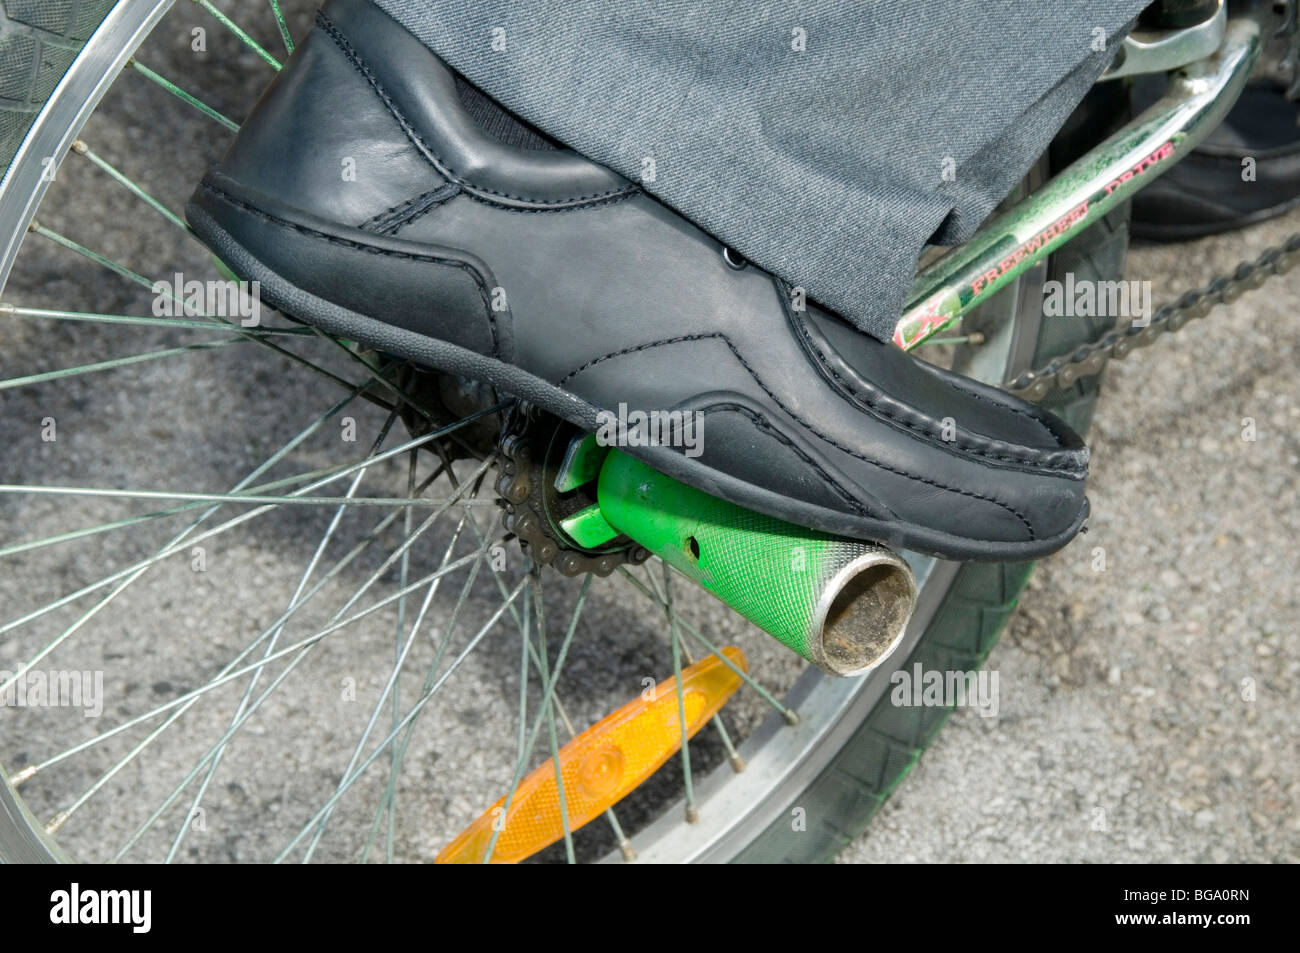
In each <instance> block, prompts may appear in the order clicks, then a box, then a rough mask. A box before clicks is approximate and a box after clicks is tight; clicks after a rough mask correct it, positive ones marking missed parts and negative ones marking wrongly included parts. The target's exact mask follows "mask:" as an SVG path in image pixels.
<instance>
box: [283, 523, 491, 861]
mask: <svg viewBox="0 0 1300 953" xmlns="http://www.w3.org/2000/svg"><path fill="white" fill-rule="evenodd" d="M470 518H471V517H470V514H469V513H466V514H465V515H464V516H462V517H461V519H460V523H459V524H458V525H457V527H456V531H455V532H454V533H453V534H452V537H451V541H450V542H449V543H448V544H447V549H446V551H445V552H444V553H443V557H442V562H441V563H440V565H439V568H441V567H442V566H446V565H447V563H449V562H450V561H451V554H452V552H453V551H454V550H455V548H456V543H457V542H459V540H460V535H461V533H462V532H463V531H464V529H465V521H466V520H468V519H470ZM407 519H408V523H409V519H410V517H409V514H408V517H407ZM409 552H410V550H407V551H406V552H404V553H402V569H403V570H404V569H405V568H406V565H407V555H408V554H409ZM480 552H482V550H480ZM481 565H482V560H481V559H480V560H479V561H477V562H475V563H474V565H473V567H472V568H471V570H470V578H471V579H472V578H473V577H474V576H475V575H477V573H478V569H479V566H481ZM440 582H442V577H439V578H437V579H435V580H434V581H433V582H432V583H430V585H429V588H428V590H427V591H426V592H425V594H424V601H423V602H422V603H421V604H420V611H419V613H418V614H417V615H416V618H415V622H414V623H413V624H412V625H411V631H410V632H409V633H407V637H406V639H405V641H399V642H398V644H397V657H396V659H395V660H394V662H393V668H392V671H391V672H390V673H389V676H388V681H387V682H386V683H385V684H384V688H383V691H382V692H380V694H379V700H378V701H376V702H375V707H374V709H373V710H372V711H371V713H370V718H369V720H368V721H367V722H366V727H365V730H364V731H362V733H361V737H360V738H359V739H358V740H357V744H356V747H355V748H354V749H353V751H352V757H351V758H350V759H349V760H348V764H347V767H346V768H344V769H343V775H344V777H346V776H347V775H348V773H349V772H350V771H351V770H352V769H353V768H354V767H355V766H356V763H357V759H358V758H360V757H361V753H362V751H364V750H365V746H366V742H367V741H369V740H370V733H371V732H372V731H374V728H375V725H376V723H378V721H379V716H380V714H382V712H383V710H384V705H385V703H386V702H387V701H388V698H389V695H390V694H391V695H392V697H393V699H394V700H396V699H397V680H398V677H399V676H400V675H401V673H402V666H403V664H404V663H405V662H406V658H407V655H408V654H409V653H410V651H411V647H412V646H413V645H414V644H415V636H416V633H417V632H418V631H419V629H420V626H421V625H422V624H423V622H424V617H425V614H426V613H427V612H428V611H429V606H430V605H431V604H432V602H433V599H434V597H435V596H436V595H437V594H438V584H439V583H440ZM468 584H469V585H472V583H468ZM406 586H407V581H406V575H405V572H404V571H403V572H402V579H401V583H400V588H402V589H405V588H406ZM405 604H406V599H405V597H403V598H401V599H399V600H398V603H397V605H398V614H399V616H400V615H401V612H402V606H404V605H405ZM401 631H402V630H401V627H400V626H399V628H398V634H399V638H400V635H401ZM401 715H402V713H401V710H400V709H398V710H397V711H396V712H394V714H393V727H394V729H396V727H397V724H398V723H399V722H400V721H401ZM394 737H395V736H394ZM394 744H396V742H394ZM394 754H395V749H394V748H393V747H392V746H390V747H389V759H390V766H389V771H390V773H391V771H392V761H393V759H394ZM331 813H332V812H330V811H326V813H325V816H324V817H322V818H321V820H320V823H319V824H318V825H317V827H316V834H315V836H314V837H313V838H312V841H311V843H310V844H309V845H308V847H307V851H306V853H305V854H304V856H303V863H308V862H309V861H310V860H311V858H312V855H313V854H314V853H315V852H316V847H317V845H318V844H319V843H320V839H321V838H322V837H323V836H324V834H325V826H326V825H327V824H328V823H329V819H330V815H331Z"/></svg>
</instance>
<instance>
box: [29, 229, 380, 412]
mask: <svg viewBox="0 0 1300 953" xmlns="http://www.w3.org/2000/svg"><path fill="white" fill-rule="evenodd" d="M28 229H29V230H30V231H33V232H35V233H36V234H38V235H40V236H41V237H42V238H48V239H49V240H50V241H52V242H54V243H55V244H56V245H62V246H63V247H64V248H67V249H68V250H69V251H74V252H76V253H77V254H78V255H81V256H83V257H85V258H89V259H90V260H91V261H93V262H95V263H96V264H98V265H101V266H103V267H104V268H107V269H108V270H109V271H111V272H113V273H114V274H116V275H119V276H121V277H123V278H125V279H127V280H128V281H133V282H135V283H136V284H138V285H140V286H141V287H144V288H148V289H149V290H150V291H153V289H154V285H155V282H153V281H150V280H149V279H148V278H146V277H145V276H144V275H142V274H140V273H139V272H137V271H132V270H131V269H130V268H128V267H126V266H125V265H123V264H120V263H118V262H116V261H113V259H111V258H108V257H107V256H105V255H101V254H100V253H99V252H97V251H94V250H93V249H90V248H87V247H86V246H85V245H81V244H78V243H77V242H75V241H73V240H72V239H71V238H67V237H65V236H63V235H60V234H59V233H58V232H55V231H52V230H51V229H48V228H46V227H45V226H44V225H41V224H40V223H39V222H36V221H33V222H32V223H31V225H29V226H28ZM167 297H168V298H170V299H171V300H172V301H174V302H176V303H177V304H179V305H181V307H182V308H183V309H184V310H185V311H186V313H192V309H191V308H190V306H189V305H188V304H186V302H185V300H184V299H182V298H178V297H177V296H176V295H174V294H172V293H171V292H170V291H169V292H167ZM197 313H198V314H199V316H200V317H205V318H209V319H211V320H213V321H217V322H220V323H221V324H225V325H228V326H229V327H231V328H234V329H236V330H235V333H236V334H239V335H240V336H242V337H247V338H248V339H249V340H251V341H256V342H257V343H259V344H261V345H262V346H263V347H266V348H270V349H271V350H272V351H275V352H276V353H278V354H280V355H282V356H283V357H287V358H289V359H290V360H292V361H296V362H297V363H299V364H302V365H304V366H305V367H308V368H310V369H311V370H313V371H315V372H316V373H317V374H320V375H321V376H322V377H325V378H327V379H329V380H332V381H333V382H334V383H336V384H339V385H340V386H342V387H344V388H346V389H348V390H351V389H353V388H354V387H356V386H357V385H356V384H354V383H352V382H351V381H345V380H344V379H343V378H341V377H339V376H338V375H336V374H334V373H333V372H331V371H327V370H326V369H325V368H323V367H321V366H320V365H318V364H314V363H313V362H311V361H309V360H307V358H305V357H303V356H302V355H301V354H295V353H293V351H289V350H286V349H285V348H282V347H280V345H278V344H275V343H273V342H271V341H269V340H267V339H266V338H265V337H258V336H257V335H255V334H248V332H249V330H251V329H249V328H245V327H243V326H242V325H239V324H236V323H235V322H233V321H229V320H227V319H226V318H223V317H221V316H220V315H208V314H204V313H203V312H201V311H199V312H197ZM386 409H388V410H391V409H392V406H391V405H389V406H388V407H387V408H386Z"/></svg>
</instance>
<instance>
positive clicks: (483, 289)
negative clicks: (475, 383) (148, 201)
mask: <svg viewBox="0 0 1300 953" xmlns="http://www.w3.org/2000/svg"><path fill="white" fill-rule="evenodd" d="M199 184H200V187H201V188H203V189H204V190H205V191H208V192H212V193H213V194H214V195H217V196H219V197H220V198H221V199H223V200H224V201H226V202H229V203H230V204H231V205H234V206H235V207H236V208H241V209H243V210H244V211H246V212H248V213H249V214H250V215H254V216H256V217H258V218H262V219H265V220H266V221H268V222H271V223H273V224H275V225H280V226H283V227H285V228H291V229H293V230H294V231H296V232H300V233H302V234H303V235H307V236H308V237H311V238H319V239H323V240H324V241H327V242H329V243H330V244H332V245H341V246H343V247H345V248H353V249H356V250H358V251H363V252H367V253H368V254H372V255H384V256H385V257H388V258H399V259H402V260H404V261H418V262H425V263H428V264H434V265H450V266H451V267H453V268H459V269H460V270H462V271H464V272H465V273H466V274H468V275H469V276H470V277H471V278H472V279H474V284H475V285H476V286H477V287H478V292H479V297H480V298H482V299H483V311H484V313H485V314H486V315H487V319H488V329H489V330H490V331H491V334H492V356H493V357H496V358H498V359H499V358H500V356H501V343H500V337H499V334H498V331H497V323H496V317H495V316H494V313H493V311H492V303H491V300H490V297H489V294H488V287H487V283H486V282H485V281H484V280H483V276H482V275H480V274H479V273H478V269H477V268H475V267H474V266H472V265H470V264H468V263H467V262H463V261H457V260H456V259H454V258H440V257H438V256H437V255H419V254H415V253H413V252H405V251H394V250H392V249H388V248H377V247H375V246H374V245H367V244H364V243H363V242H355V241H352V240H351V239H347V238H340V237H338V236H337V235H330V234H327V233H326V232H321V231H317V230H316V229H314V228H308V227H306V226H305V225H299V224H298V223H297V222H291V221H289V220H287V219H283V218H280V217H279V216H277V215H272V214H270V213H269V212H265V211H263V210H262V209H260V208H258V207H257V206H256V205H250V204H249V203H247V202H245V201H243V200H242V199H239V198H236V197H235V196H233V195H231V194H230V193H229V192H226V191H225V190H224V189H220V188H218V187H217V186H215V185H212V184H211V183H208V182H201V183H199Z"/></svg>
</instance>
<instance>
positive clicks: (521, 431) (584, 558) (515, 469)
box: [496, 401, 650, 576]
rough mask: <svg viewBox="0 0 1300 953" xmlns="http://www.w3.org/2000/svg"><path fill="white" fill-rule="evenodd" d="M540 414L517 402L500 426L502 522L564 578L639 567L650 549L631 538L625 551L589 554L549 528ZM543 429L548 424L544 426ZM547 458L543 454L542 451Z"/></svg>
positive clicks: (536, 559) (542, 562)
mask: <svg viewBox="0 0 1300 953" xmlns="http://www.w3.org/2000/svg"><path fill="white" fill-rule="evenodd" d="M537 416H538V413H537V412H536V411H535V410H534V409H533V408H532V407H531V406H530V405H528V404H527V403H524V402H522V401H521V402H519V403H518V404H516V406H515V409H514V411H513V412H512V413H510V414H508V415H507V419H506V421H505V424H504V425H503V426H502V428H501V442H500V445H499V449H500V455H501V462H500V464H499V474H498V476H497V482H496V491H497V495H498V496H500V497H501V499H502V500H503V501H504V503H505V513H504V514H503V515H502V523H503V524H504V525H505V528H506V531H507V532H510V533H513V534H514V535H515V536H516V537H518V539H519V543H520V545H521V546H522V547H523V549H524V551H525V552H526V553H528V555H529V556H531V557H532V559H533V561H534V562H536V563H538V564H540V565H550V566H554V567H555V568H556V569H557V570H559V571H560V572H561V573H563V574H564V575H566V576H579V575H582V574H583V573H588V572H591V573H595V574H596V575H597V576H608V575H609V574H610V573H612V572H613V571H614V570H616V569H617V568H618V567H619V566H623V565H628V564H630V565H639V564H640V563H643V562H645V561H646V560H647V559H649V558H650V551H649V550H647V549H645V548H643V547H641V546H638V545H636V544H635V543H633V542H631V541H629V543H628V545H627V546H625V547H624V548H622V549H619V550H614V551H611V552H603V553H591V552H586V551H583V550H580V549H577V548H576V547H573V546H572V545H570V544H569V543H568V542H566V541H565V540H563V539H561V538H558V534H555V533H554V532H553V531H551V530H550V520H549V519H548V518H547V516H546V512H545V502H544V498H543V495H542V494H543V493H544V492H545V480H546V469H545V459H544V455H545V453H546V448H545V447H540V448H539V446H538V442H537V440H536V439H535V435H536V434H537V432H538V430H537V423H538V422H537V420H536V419H535V418H536V417H537ZM542 432H543V433H544V432H545V425H544V424H543V426H542ZM539 453H540V454H541V455H542V457H543V458H539V456H538V454H539Z"/></svg>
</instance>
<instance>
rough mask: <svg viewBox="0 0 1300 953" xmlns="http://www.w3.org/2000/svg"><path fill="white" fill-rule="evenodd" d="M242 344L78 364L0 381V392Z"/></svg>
mask: <svg viewBox="0 0 1300 953" xmlns="http://www.w3.org/2000/svg"><path fill="white" fill-rule="evenodd" d="M243 343H244V339H242V338H236V339H235V340H233V341H204V342H203V343H202V344H184V345H181V346H180V347H169V348H165V349H164V350H161V351H146V352H145V353H143V354H131V355H129V356H127V357H115V358H112V359H111V360H107V361H96V362H95V363H93V364H78V365H77V366H76V367H64V368H60V369H59V370H56V371H42V372H41V373H39V374H28V375H27V376H25V377H11V378H9V379H8V380H6V381H0V390H10V389H12V388H15V387H27V386H29V385H31V384H42V383H44V382H45V381H55V380H61V379H63V378H65V377H76V376H78V375H80V374H94V373H96V372H97V371H111V370H116V369H117V368H119V367H129V366H130V365H132V364H144V363H146V362H148V361H157V360H161V359H163V358H167V357H177V356H178V355H181V354H193V353H195V352H196V351H211V350H215V349H216V348H220V347H229V346H230V345H231V344H243Z"/></svg>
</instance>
